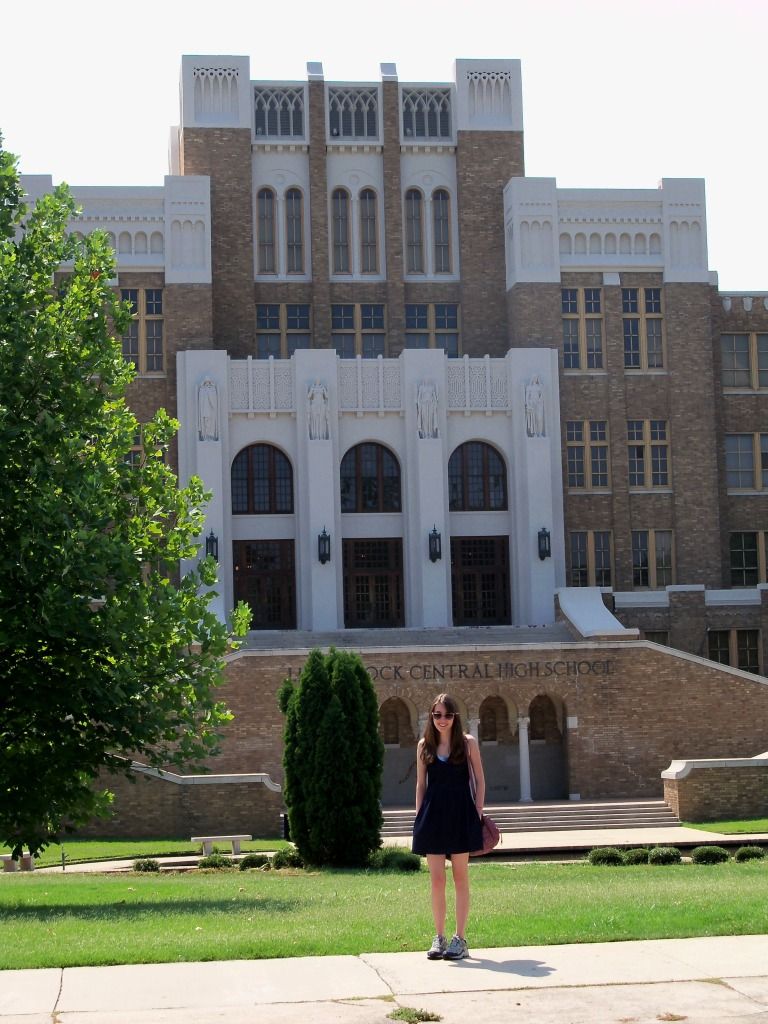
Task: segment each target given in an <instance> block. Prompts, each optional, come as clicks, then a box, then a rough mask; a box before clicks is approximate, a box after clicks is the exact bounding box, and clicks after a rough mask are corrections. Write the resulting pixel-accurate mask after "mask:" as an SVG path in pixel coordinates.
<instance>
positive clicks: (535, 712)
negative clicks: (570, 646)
mask: <svg viewBox="0 0 768 1024" xmlns="http://www.w3.org/2000/svg"><path fill="white" fill-rule="evenodd" d="M562 710H563V709H562V707H561V708H560V713H559V714H558V709H557V708H556V707H555V703H554V701H553V700H552V698H551V697H548V696H547V695H546V694H543V693H540V694H539V695H538V696H537V697H534V698H533V700H532V701H531V704H530V707H529V709H528V715H529V718H530V725H529V727H528V742H529V748H530V763H531V796H532V797H533V799H534V800H566V799H567V798H568V766H567V759H566V751H565V742H564V738H563V727H562V722H563V716H562Z"/></svg>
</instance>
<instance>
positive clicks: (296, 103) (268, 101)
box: [253, 87, 304, 138]
mask: <svg viewBox="0 0 768 1024" xmlns="http://www.w3.org/2000/svg"><path fill="white" fill-rule="evenodd" d="M253 102H254V111H255V129H256V135H257V137H258V136H261V135H268V136H277V137H290V138H297V137H298V138H301V137H303V135H304V90H303V89H301V88H298V89H264V88H261V87H257V88H256V89H254V93H253Z"/></svg>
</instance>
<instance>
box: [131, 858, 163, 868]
mask: <svg viewBox="0 0 768 1024" xmlns="http://www.w3.org/2000/svg"><path fill="white" fill-rule="evenodd" d="M133 870H134V871H159V870H160V865H159V864H158V863H157V861H156V860H153V858H152V857H139V859H138V860H135V861H134V862H133Z"/></svg>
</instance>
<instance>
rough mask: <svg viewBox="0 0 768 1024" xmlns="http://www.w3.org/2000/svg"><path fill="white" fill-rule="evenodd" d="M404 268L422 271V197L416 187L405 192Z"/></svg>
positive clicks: (417, 272) (413, 272) (415, 271)
mask: <svg viewBox="0 0 768 1024" xmlns="http://www.w3.org/2000/svg"><path fill="white" fill-rule="evenodd" d="M405 270H406V273H408V274H423V273H424V197H423V196H422V194H421V192H420V191H419V189H417V188H409V189H408V191H407V192H406V193H405Z"/></svg>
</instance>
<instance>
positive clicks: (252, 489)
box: [232, 444, 293, 515]
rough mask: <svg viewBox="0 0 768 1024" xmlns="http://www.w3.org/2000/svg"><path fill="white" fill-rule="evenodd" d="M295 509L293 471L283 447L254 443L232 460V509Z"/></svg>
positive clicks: (263, 511) (246, 511) (253, 512)
mask: <svg viewBox="0 0 768 1024" xmlns="http://www.w3.org/2000/svg"><path fill="white" fill-rule="evenodd" d="M291 512H293V472H292V470H291V464H290V462H289V461H288V459H287V458H286V457H285V455H283V453H282V452H281V451H279V450H278V449H277V448H274V447H273V446H272V445H268V444H254V445H251V446H250V447H248V448H243V450H242V451H240V452H238V454H237V455H236V456H235V459H234V461H233V463H232V513H233V514H234V515H268V514H275V513H291Z"/></svg>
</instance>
